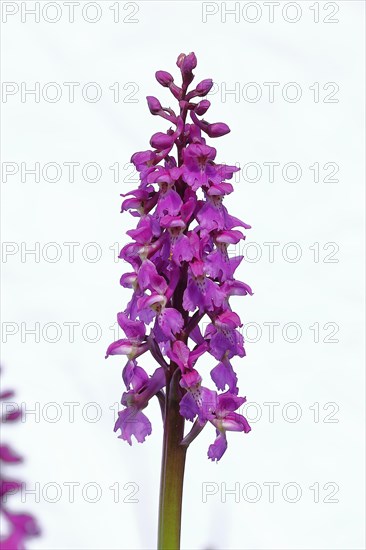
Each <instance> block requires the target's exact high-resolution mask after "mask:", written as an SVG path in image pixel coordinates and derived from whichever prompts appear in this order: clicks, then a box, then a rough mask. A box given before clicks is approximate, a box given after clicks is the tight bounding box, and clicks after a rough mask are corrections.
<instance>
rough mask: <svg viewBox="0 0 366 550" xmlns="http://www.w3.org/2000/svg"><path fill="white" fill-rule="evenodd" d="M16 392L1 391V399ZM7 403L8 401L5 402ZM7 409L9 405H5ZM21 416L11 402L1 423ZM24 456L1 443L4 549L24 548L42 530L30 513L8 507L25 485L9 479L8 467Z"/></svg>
mask: <svg viewBox="0 0 366 550" xmlns="http://www.w3.org/2000/svg"><path fill="white" fill-rule="evenodd" d="M13 396H14V393H13V392H11V391H5V392H2V393H0V400H4V401H5V402H6V401H7V400H8V399H10V398H12V397H13ZM5 405H6V403H5ZM4 409H5V410H6V409H7V407H6V406H5V407H4ZM20 418H21V411H20V410H19V409H14V408H13V404H10V403H9V410H8V411H7V412H5V413H4V414H3V415H2V416H1V417H0V425H1V424H5V423H7V422H14V421H16V420H19V419H20ZM22 460H23V459H22V457H21V456H20V455H18V453H17V452H16V451H15V450H14V449H13V448H12V447H10V446H9V445H7V444H5V443H1V445H0V473H1V475H0V521H1V524H2V525H4V523H3V522H4V519H5V523H6V524H7V529H6V531H7V532H8V534H7V535H6V536H5V538H1V539H0V547H1V548H2V549H3V550H23V549H24V548H25V546H24V543H25V541H26V540H27V539H28V538H30V537H33V536H36V535H39V534H40V530H39V527H38V525H37V523H36V520H35V519H34V517H33V516H31V515H30V514H23V513H20V514H19V513H15V512H13V511H10V510H9V508H8V504H7V502H8V498H9V497H10V496H11V495H14V494H16V493H17V491H19V489H21V488H22V487H23V485H24V484H23V483H22V482H20V481H18V480H14V479H9V478H8V477H7V476H6V475H5V472H6V468H7V467H8V466H10V465H14V464H18V463H20V462H22Z"/></svg>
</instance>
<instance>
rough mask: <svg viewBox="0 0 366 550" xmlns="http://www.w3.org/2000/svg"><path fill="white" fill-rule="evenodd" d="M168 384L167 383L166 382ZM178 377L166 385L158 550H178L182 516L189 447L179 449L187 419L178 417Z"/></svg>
mask: <svg viewBox="0 0 366 550" xmlns="http://www.w3.org/2000/svg"><path fill="white" fill-rule="evenodd" d="M167 382H168V380H167ZM177 384H178V378H177V376H173V377H170V381H169V384H168V383H167V388H168V389H169V390H168V394H167V399H166V414H165V422H164V441H163V457H162V466H161V479H160V503H159V528H158V531H159V532H158V550H179V549H180V530H181V514H182V496H183V479H184V465H185V459H186V451H187V447H186V446H183V445H180V443H181V441H182V439H183V436H184V418H183V417H182V416H181V415H180V413H179V399H180V396H179V393H180V392H179V387H177Z"/></svg>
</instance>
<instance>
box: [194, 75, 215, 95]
mask: <svg viewBox="0 0 366 550" xmlns="http://www.w3.org/2000/svg"><path fill="white" fill-rule="evenodd" d="M212 86H213V81H212V79H211V78H206V80H202V81H201V82H199V83H198V84H197V86H196V94H195V95H198V96H199V97H202V96H204V95H207V94H208V92H209V91H210V90H211V88H212Z"/></svg>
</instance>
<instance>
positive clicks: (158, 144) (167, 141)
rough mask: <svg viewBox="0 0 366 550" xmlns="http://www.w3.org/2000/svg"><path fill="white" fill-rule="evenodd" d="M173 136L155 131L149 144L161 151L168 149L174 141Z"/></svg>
mask: <svg viewBox="0 0 366 550" xmlns="http://www.w3.org/2000/svg"><path fill="white" fill-rule="evenodd" d="M174 139H175V138H174V136H173V135H168V134H164V133H163V132H157V133H156V134H154V135H153V136H152V137H151V139H150V145H151V147H154V149H158V150H159V151H162V150H163V149H168V148H169V147H171V146H172V145H173V143H174Z"/></svg>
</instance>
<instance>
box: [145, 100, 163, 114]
mask: <svg viewBox="0 0 366 550" xmlns="http://www.w3.org/2000/svg"><path fill="white" fill-rule="evenodd" d="M146 99H147V105H148V107H149V109H150V113H151V114H152V115H157V114H159V112H160V111H161V110H162V106H161V103H160V101H159V100H158V99H157V98H156V97H154V96H152V95H148V96H147V97H146Z"/></svg>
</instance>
